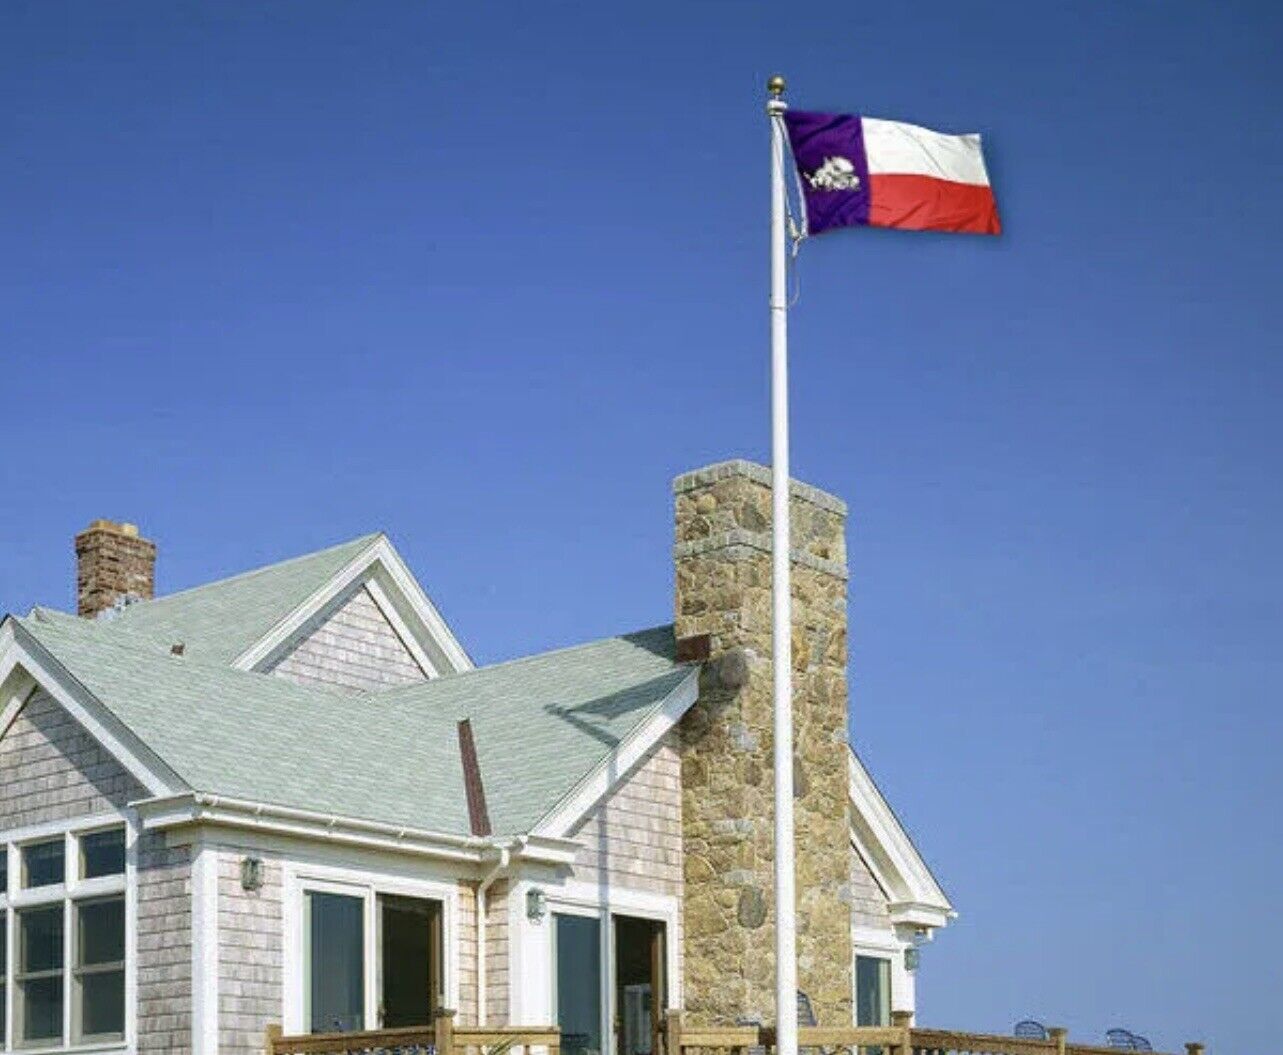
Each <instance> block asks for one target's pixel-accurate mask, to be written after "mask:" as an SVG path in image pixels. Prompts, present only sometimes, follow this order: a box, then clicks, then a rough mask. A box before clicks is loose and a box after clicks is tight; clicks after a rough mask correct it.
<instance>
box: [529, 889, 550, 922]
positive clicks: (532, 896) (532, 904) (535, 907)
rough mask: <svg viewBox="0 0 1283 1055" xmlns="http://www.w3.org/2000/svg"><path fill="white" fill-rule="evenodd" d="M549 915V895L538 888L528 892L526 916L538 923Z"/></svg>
mask: <svg viewBox="0 0 1283 1055" xmlns="http://www.w3.org/2000/svg"><path fill="white" fill-rule="evenodd" d="M546 915H548V895H547V894H545V893H544V892H543V891H542V890H540V889H539V888H538V887H535V888H533V889H532V890H527V891H526V916H527V917H528V918H529V919H532V920H534V921H535V922H538V921H539V920H541V919H543V918H544V916H546Z"/></svg>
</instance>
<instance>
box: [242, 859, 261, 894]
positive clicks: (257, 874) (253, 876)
mask: <svg viewBox="0 0 1283 1055" xmlns="http://www.w3.org/2000/svg"><path fill="white" fill-rule="evenodd" d="M241 889H242V890H262V889H263V859H262V858H261V857H242V858H241Z"/></svg>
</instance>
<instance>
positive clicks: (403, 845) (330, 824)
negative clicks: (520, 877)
mask: <svg viewBox="0 0 1283 1055" xmlns="http://www.w3.org/2000/svg"><path fill="white" fill-rule="evenodd" d="M130 805H131V806H132V807H133V808H134V809H136V810H137V811H138V816H139V817H140V818H141V820H142V822H143V827H144V828H145V829H147V830H163V829H166V828H176V827H180V826H182V825H188V824H200V823H206V824H221V825H226V826H228V827H232V828H248V829H251V830H259V831H267V832H272V833H275V834H280V835H294V836H299V837H302V838H307V839H322V840H325V841H327V842H337V843H346V844H349V845H357V846H369V847H375V848H377V849H384V850H401V851H406V852H410V853H419V854H423V855H425V856H429V857H439V858H445V859H447V860H454V861H468V862H479V861H481V860H483V859H484V855H485V852H486V851H487V850H489V849H491V848H492V845H493V840H490V839H482V838H478V837H476V836H472V835H466V836H465V835H450V834H448V833H446V832H435V831H430V830H428V829H425V828H414V827H410V826H408V825H395V824H385V823H383V822H380V821H368V820H360V819H357V818H353V817H342V816H339V815H338V814H333V813H320V812H316V811H313V810H303V809H298V808H296V807H293V806H278V805H275V804H273V803H267V802H253V801H250V800H248V799H237V798H231V797H228V796H225V795H211V794H207V793H205V792H201V791H193V792H186V793H184V794H181V795H170V796H164V797H158V798H152V799H144V800H143V801H141V802H133V803H130Z"/></svg>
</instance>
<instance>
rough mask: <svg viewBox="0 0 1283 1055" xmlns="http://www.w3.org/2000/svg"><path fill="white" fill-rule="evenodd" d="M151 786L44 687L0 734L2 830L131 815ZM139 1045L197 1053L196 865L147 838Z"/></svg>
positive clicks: (140, 860) (142, 867)
mask: <svg viewBox="0 0 1283 1055" xmlns="http://www.w3.org/2000/svg"><path fill="white" fill-rule="evenodd" d="M145 796H146V791H145V790H144V789H143V787H142V785H141V784H139V783H138V782H137V781H136V780H135V779H134V778H133V777H132V776H130V774H129V773H128V772H127V771H126V770H125V768H124V767H123V766H121V765H120V763H118V762H117V761H116V760H115V759H114V758H113V757H112V756H111V755H109V754H108V753H107V752H106V750H105V749H104V748H103V747H102V746H101V745H99V743H98V742H97V741H96V740H94V739H93V737H91V736H90V735H89V733H88V732H86V731H85V729H84V728H83V727H82V726H81V725H80V724H79V723H77V722H76V721H75V719H73V718H72V717H71V716H70V715H69V714H68V713H67V712H66V711H65V710H63V709H62V707H61V706H60V705H59V704H58V703H56V702H55V701H54V700H53V698H52V697H50V696H49V695H48V694H47V693H46V692H44V691H43V690H38V691H37V692H35V693H34V694H33V695H32V697H31V698H30V699H29V700H28V701H27V704H26V706H25V707H23V708H22V710H21V711H20V712H19V714H18V717H17V718H16V719H15V720H14V722H13V724H12V725H11V726H10V727H9V729H8V731H7V732H6V733H5V734H4V736H3V739H0V830H4V829H11V828H21V827H27V826H29V825H33V824H45V823H56V822H58V821H70V820H75V819H76V818H79V817H90V816H96V815H98V814H102V813H107V812H111V811H113V810H115V811H123V810H124V809H125V806H126V804H127V803H128V802H130V801H131V800H134V799H139V798H144V797H145ZM137 866H138V867H137V891H138V897H137V906H138V908H137V912H138V915H137V921H138V924H137V929H138V963H137V983H138V1051H139V1052H140V1053H148V1055H150V1053H157V1055H159V1053H162V1052H174V1053H178V1055H183V1053H185V1052H189V1051H190V1050H191V963H192V954H191V939H192V925H191V866H190V857H189V855H188V851H187V848H186V847H176V848H171V847H168V846H167V845H166V843H165V839H164V836H163V835H161V834H159V833H153V832H149V833H145V834H143V835H142V836H141V837H140V839H139V842H138V856H137Z"/></svg>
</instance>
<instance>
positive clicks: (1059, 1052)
mask: <svg viewBox="0 0 1283 1055" xmlns="http://www.w3.org/2000/svg"><path fill="white" fill-rule="evenodd" d="M1047 1033H1048V1035H1049V1036H1050V1037H1051V1039H1052V1040H1053V1041H1054V1042H1055V1044H1056V1055H1065V1047H1066V1045H1067V1044H1068V1043H1069V1030H1067V1029H1066V1028H1065V1027H1064V1026H1048V1027H1047Z"/></svg>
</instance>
